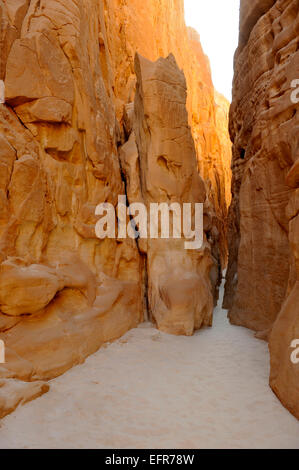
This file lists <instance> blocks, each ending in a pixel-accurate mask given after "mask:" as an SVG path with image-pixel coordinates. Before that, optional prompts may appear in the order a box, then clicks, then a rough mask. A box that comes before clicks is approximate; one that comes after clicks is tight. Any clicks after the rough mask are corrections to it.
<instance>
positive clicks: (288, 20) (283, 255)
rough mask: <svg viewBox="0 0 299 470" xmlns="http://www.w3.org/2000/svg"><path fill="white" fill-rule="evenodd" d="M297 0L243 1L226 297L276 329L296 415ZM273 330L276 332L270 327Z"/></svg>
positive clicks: (278, 386) (274, 354)
mask: <svg viewBox="0 0 299 470" xmlns="http://www.w3.org/2000/svg"><path fill="white" fill-rule="evenodd" d="M298 12H299V2H298V0H279V1H276V2H275V1H270V0H269V1H263V2H260V1H259V2H252V1H246V0H243V1H241V20H240V25H241V27H240V44H239V48H238V50H237V53H236V57H235V78H234V87H233V103H232V106H231V111H230V113H231V116H230V117H231V119H230V133H231V138H232V140H233V143H234V145H233V202H232V206H231V209H230V217H229V243H230V259H229V267H228V273H227V284H226V297H225V301H224V306H225V307H227V308H230V314H229V316H230V320H231V322H232V323H235V324H238V325H243V326H246V327H249V328H251V329H253V330H255V331H257V332H259V336H261V337H266V338H267V337H270V352H271V378H270V382H271V386H272V388H273V390H274V391H275V393H276V394H277V395H278V396H279V398H280V399H281V401H282V402H283V403H284V404H285V405H286V406H287V407H288V408H289V409H290V410H291V411H292V412H293V413H294V414H295V415H296V416H297V417H298V416H299V407H298V406H299V370H298V365H295V364H294V363H293V362H292V361H291V353H292V349H291V343H292V341H293V340H294V339H296V338H298V337H299V315H298V312H299V300H298V279H299V278H298V274H299V272H298V266H299V265H298V240H299V232H298V210H299V205H298V189H297V188H298V186H299V182H298V157H299V154H298V148H299V145H298V129H299V119H298V112H297V110H298V102H297V103H296V101H295V100H294V93H293V92H294V88H292V82H293V80H294V79H297V78H299V52H298V34H299V29H298V28H299V13H298ZM271 330H272V333H271Z"/></svg>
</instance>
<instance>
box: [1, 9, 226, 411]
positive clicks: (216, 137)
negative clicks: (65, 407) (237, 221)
mask: <svg viewBox="0 0 299 470" xmlns="http://www.w3.org/2000/svg"><path fill="white" fill-rule="evenodd" d="M66 19H67V20H66ZM0 22H1V29H0V43H1V50H0V80H4V83H5V99H6V102H5V104H0V337H1V339H3V340H4V341H5V346H6V358H7V361H6V363H5V364H3V366H2V367H1V370H0V378H1V380H2V381H3V382H1V384H2V392H1V393H2V394H5V393H6V390H11V389H13V388H14V387H15V389H16V393H15V394H14V393H12V394H11V399H10V401H9V402H5V403H4V401H3V400H2V401H1V403H3V405H0V408H1V407H2V408H3V409H4V410H12V409H14V408H15V406H17V404H18V403H22V402H23V401H24V400H23V399H22V397H21V395H22V390H24V397H25V396H26V400H27V399H29V398H30V395H31V396H32V397H35V396H37V394H38V393H39V391H41V392H44V391H46V387H43V386H42V385H41V386H39V385H38V383H37V385H36V386H34V387H31V386H30V383H31V382H33V381H44V380H48V379H51V378H53V377H56V376H57V375H59V374H61V373H63V372H65V371H66V370H68V369H69V368H70V367H72V366H73V365H75V364H78V363H81V362H82V361H84V360H85V358H86V357H87V356H88V355H89V354H92V353H93V352H95V351H96V350H97V349H98V348H99V347H100V346H101V345H102V344H103V343H105V342H108V341H112V340H114V339H116V338H118V337H119V336H121V335H122V334H124V333H125V332H126V331H127V330H128V329H130V328H133V327H135V326H137V325H138V323H140V322H141V321H142V320H143V319H144V317H145V316H146V315H147V307H148V306H150V313H151V316H152V318H153V320H155V321H156V322H157V324H158V327H160V328H161V329H164V330H165V331H169V332H172V333H176V334H181V333H183V334H192V332H193V331H194V329H195V328H199V327H200V326H202V325H206V324H209V325H210V324H211V315H212V301H213V296H214V297H216V296H217V286H218V284H219V272H220V268H219V266H220V265H219V262H220V261H222V264H224V263H225V258H226V254H227V250H226V245H225V237H224V236H223V235H222V234H223V233H224V232H223V231H222V230H221V228H223V227H224V226H225V223H226V215H227V204H228V192H227V185H229V172H228V168H229V166H230V161H229V160H230V155H229V152H228V153H227V152H226V150H225V149H227V136H225V137H224V135H223V128H224V126H225V125H224V124H223V119H224V120H225V119H226V113H225V112H224V113H223V115H222V117H220V121H219V113H218V115H217V116H218V117H216V113H217V106H216V105H215V99H214V88H213V85H212V82H211V76H210V69H209V64H208V60H207V58H206V57H205V56H204V54H203V51H202V49H201V46H200V42H199V38H198V36H197V35H196V33H195V32H193V31H189V30H188V29H187V28H186V26H185V23H184V14H183V1H182V0H175V1H174V2H173V1H170V0H163V1H162V2H160V1H157V0H146V2H142V4H141V3H140V2H139V1H138V2H137V1H135V0H130V1H129V2H119V1H116V0H109V1H100V2H99V1H98V0H84V1H83V0H82V1H81V0H80V1H74V0H65V1H64V2H61V1H58V0H41V1H36V0H18V1H16V0H6V1H1V0H0ZM136 52H140V53H141V54H142V55H143V56H145V57H146V58H147V59H149V60H156V59H158V58H159V57H160V56H163V57H166V56H168V54H169V53H171V52H172V53H173V54H174V56H175V58H176V61H177V62H178V65H179V67H181V68H183V69H184V73H185V76H186V80H187V88H188V100H187V110H188V113H187V111H186V83H185V79H184V75H183V73H182V72H180V70H179V69H178V68H177V66H176V65H175V61H174V59H173V60H172V59H167V60H165V63H164V62H158V64H160V65H161V64H164V65H163V66H162V70H164V72H163V74H164V75H165V78H166V83H165V87H163V86H162V85H159V86H158V88H157V90H156V91H158V93H161V96H160V97H159V99H158V98H157V99H156V100H154V104H155V106H157V109H158V110H159V112H163V116H162V117H161V118H162V120H163V119H164V121H163V125H165V126H166V129H165V130H161V123H159V122H154V120H153V123H152V125H153V128H152V130H153V131H155V132H156V136H154V138H153V139H152V140H151V139H148V138H147V139H146V141H145V142H144V144H145V145H146V149H145V152H144V149H141V146H142V145H141V141H140V133H141V127H140V126H141V125H142V123H144V122H146V119H147V118H146V116H145V115H144V116H143V117H142V115H141V112H140V110H139V111H138V109H137V111H136V109H135V110H134V104H133V102H134V97H135V93H136V82H137V78H136V73H135V69H134V57H135V53H136ZM165 64H166V65H165ZM151 67H154V69H156V68H157V65H152V66H151ZM159 73H160V72H159ZM137 75H138V74H137ZM158 75H159V74H158ZM173 77H174V78H175V81H176V82H175V84H172V83H167V81H168V80H172V78H173ZM138 80H139V87H141V86H145V83H144V78H143V76H142V73H141V72H140V73H139V77H138ZM164 88H165V89H164ZM169 94H170V96H169ZM171 96H172V97H173V99H174V100H178V104H177V105H176V106H177V107H178V109H179V113H178V114H177V115H176V116H171V115H170V111H169V110H170V109H171V110H172V109H173V106H174V105H172V103H171V100H170V97H171ZM137 99H138V97H137ZM139 99H140V100H142V101H143V106H145V107H146V106H148V103H147V102H146V100H145V99H144V97H143V96H141V95H140V94H139ZM176 106H174V107H175V109H176ZM135 108H136V107H135ZM137 108H138V107H137ZM219 109H220V108H219ZM222 109H224V108H222ZM147 111H148V112H149V114H151V110H150V109H147ZM136 113H137V114H139V118H138V119H136ZM188 121H189V125H190V126H191V131H192V134H193V138H194V141H195V147H194V143H193V140H192V137H191V132H190V129H189V128H188ZM176 126H177V127H178V129H176V130H175V129H174V128H175V127H176ZM167 133H169V134H173V135H171V139H174V138H176V136H181V135H183V138H182V142H179V143H173V144H169V145H168V146H166V147H167V148H165V149H164V150H163V151H161V152H162V153H161V152H160V150H159V152H160V153H161V156H162V157H163V158H164V159H165V158H166V160H167V161H168V160H169V162H171V161H172V160H173V161H174V160H176V159H177V160H178V161H177V162H176V161H175V162H174V163H175V165H174V167H173V168H174V173H173V174H172V172H169V171H168V170H167V161H166V160H165V161H166V167H165V161H164V160H163V158H161V161H160V163H159V164H157V161H156V160H155V159H154V161H153V163H152V164H151V165H150V166H149V168H145V167H144V165H147V163H148V162H150V161H151V159H152V154H151V153H150V146H151V145H155V146H157V147H163V143H162V140H163V139H164V138H166V137H167ZM147 137H148V136H147ZM180 138H181V137H180ZM181 151H182V152H181ZM164 154H165V155H164ZM156 156H157V155H156V154H155V157H156ZM185 158H186V160H185ZM198 170H199V171H200V173H201V175H202V178H203V179H202V178H201V177H200V176H199V175H198ZM140 176H142V178H143V181H145V180H146V181H147V182H148V183H149V182H151V183H150V184H152V193H151V191H149V190H148V187H147V186H146V185H144V184H142V183H141V182H140V180H139V177H140ZM156 177H157V179H156ZM185 178H186V179H185ZM203 180H204V181H203ZM222 182H225V185H224V186H226V189H222V188H224V186H223V185H222ZM187 183H188V184H187ZM189 183H190V185H189ZM163 188H164V189H163ZM164 190H165V191H166V192H167V191H170V194H171V195H172V197H174V198H177V199H178V200H179V202H181V201H182V200H183V199H184V198H185V197H186V198H187V201H184V202H188V201H189V200H190V202H191V201H192V202H193V201H196V202H205V231H206V234H207V237H206V239H205V249H204V250H202V251H201V252H200V253H195V254H193V255H190V254H189V255H187V254H186V253H185V250H184V249H183V248H182V245H181V244H179V243H177V245H176V244H175V243H172V242H170V245H169V248H168V247H167V246H164V245H163V246H162V245H161V246H160V245H159V241H157V244H156V245H155V246H154V244H153V246H151V244H149V247H148V248H145V247H144V246H142V243H141V241H139V242H138V244H137V243H136V241H135V240H132V239H106V240H99V239H97V237H96V234H95V224H96V222H97V220H98V218H97V217H96V216H95V208H96V206H97V205H98V204H99V203H101V202H108V203H110V204H112V205H113V206H114V207H116V206H117V203H118V195H124V194H126V195H127V197H128V200H129V201H144V202H145V203H146V204H148V203H149V202H150V201H157V202H162V201H164V199H165V198H164V196H163V197H162V198H161V195H162V194H163V195H164V194H166V192H165V191H164ZM150 193H151V196H150V197H149V194H150ZM147 250H148V251H147ZM168 251H169V254H168ZM161 269H162V271H161ZM160 271H161V272H160ZM148 293H149V295H148ZM186 296H187V297H188V298H187V300H186ZM8 381H9V382H8ZM19 381H21V385H20V383H19ZM22 381H24V384H25V385H26V387H25V385H24V388H22V387H23V385H22V384H23V382H22ZM4 385H5V386H4ZM40 387H41V388H40ZM1 399H2V398H1ZM4 412H5V413H6V411H4Z"/></svg>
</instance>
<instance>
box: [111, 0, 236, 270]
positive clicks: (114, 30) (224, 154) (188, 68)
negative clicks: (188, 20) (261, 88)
mask: <svg viewBox="0 0 299 470" xmlns="http://www.w3.org/2000/svg"><path fill="white" fill-rule="evenodd" d="M103 3H104V7H103V8H104V14H105V18H106V24H109V26H108V27H107V33H106V34H103V40H102V51H103V56H107V55H109V56H110V57H111V58H112V65H111V68H110V69H109V70H107V75H106V76H107V80H106V82H109V79H108V77H113V78H114V92H115V95H116V102H115V103H116V110H117V115H118V116H119V117H120V118H121V116H122V115H123V107H124V104H127V103H130V102H132V101H133V98H134V91H135V88H136V75H135V70H134V57H135V53H136V52H138V53H139V54H141V55H142V56H143V57H146V58H147V59H149V60H151V61H156V60H157V59H158V58H159V57H167V56H168V55H169V54H171V53H172V54H173V55H174V57H175V59H176V62H177V64H178V66H179V68H180V69H182V70H183V71H184V74H185V78H186V82H187V90H188V93H187V110H188V119H189V125H190V126H191V130H192V135H193V139H194V143H195V150H196V154H197V160H198V169H199V171H200V174H201V176H202V178H203V179H204V180H205V182H206V184H207V187H208V193H209V200H210V201H211V204H212V206H213V208H214V213H215V218H214V225H215V227H216V226H217V230H216V231H213V232H211V233H210V242H211V243H212V244H216V243H217V244H218V247H219V249H218V251H219V252H218V253H216V251H217V250H216V249H215V250H214V253H213V254H214V256H218V257H219V256H220V258H221V262H222V266H223V267H224V266H225V264H226V261H227V243H226V218H227V212H228V207H229V205H228V203H229V201H230V194H231V188H230V187H231V142H230V140H229V138H228V135H227V126H228V117H227V114H228V113H227V111H228V109H227V108H228V103H227V102H226V100H225V99H224V98H223V97H220V96H219V94H215V90H214V87H213V84H212V80H211V71H210V64H209V59H208V57H207V56H206V55H205V54H204V52H203V50H202V47H201V44H200V37H199V34H198V33H197V32H196V31H195V30H193V29H192V28H186V25H185V22H184V1H183V0H175V1H173V0H163V1H162V2H161V1H160V0H144V1H142V2H140V1H139V0H129V1H126V2H119V1H118V0H105V1H104V2H103ZM109 18H114V21H113V22H112V21H109ZM120 51H122V52H121V53H120ZM215 101H216V103H217V106H215ZM220 103H221V104H220ZM218 104H220V108H222V111H220V109H219V106H218ZM223 110H224V111H223ZM221 114H222V115H221ZM223 130H224V138H223ZM215 223H216V224H215ZM218 238H220V240H219V242H218ZM216 264H217V263H216Z"/></svg>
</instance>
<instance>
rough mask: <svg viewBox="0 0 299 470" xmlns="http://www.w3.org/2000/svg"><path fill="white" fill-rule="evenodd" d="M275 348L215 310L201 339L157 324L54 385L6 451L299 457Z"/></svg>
mask: <svg viewBox="0 0 299 470" xmlns="http://www.w3.org/2000/svg"><path fill="white" fill-rule="evenodd" d="M268 376H269V354H268V347H267V344H266V343H264V342H262V341H259V340H257V339H255V338H254V336H253V333H252V332H250V331H248V330H246V329H243V328H238V327H234V326H231V325H230V324H229V323H228V320H227V318H226V312H225V311H223V310H222V309H221V308H217V309H216V311H215V321H214V327H213V328H212V329H205V330H202V331H199V332H198V333H197V334H196V335H195V336H194V337H192V338H185V337H173V336H169V335H166V334H163V333H160V332H158V331H156V330H155V329H153V327H152V326H151V325H149V324H144V325H141V326H140V327H139V328H138V329H136V330H132V331H130V332H129V333H128V334H127V335H126V336H125V337H123V338H122V339H121V340H119V341H117V342H116V343H114V344H111V345H109V346H107V347H106V348H103V349H101V350H100V351H99V352H98V353H97V354H95V355H94V356H92V357H90V358H88V360H87V361H86V363H85V364H83V365H81V366H78V367H75V368H74V369H72V370H70V371H69V372H68V373H66V374H65V375H64V376H62V377H59V378H58V379H55V380H53V381H52V382H51V389H50V392H49V393H47V394H46V395H44V396H43V397H41V398H39V399H37V400H35V401H33V402H31V403H28V404H27V405H25V406H23V407H20V408H19V409H17V411H16V412H15V413H13V414H12V415H10V416H7V417H6V418H5V419H3V420H2V422H1V424H0V448H115V449H116V448H154V449H159V448H170V449H171V448H195V449H197V448H198V449H203V448H251V449H253V448H297V449H299V422H298V421H297V420H296V419H295V418H294V417H293V416H291V415H290V414H289V412H288V411H287V410H285V409H284V408H283V407H282V405H281V404H280V402H279V401H278V399H277V398H276V397H275V396H274V394H273V393H272V391H271V390H270V388H269V386H268Z"/></svg>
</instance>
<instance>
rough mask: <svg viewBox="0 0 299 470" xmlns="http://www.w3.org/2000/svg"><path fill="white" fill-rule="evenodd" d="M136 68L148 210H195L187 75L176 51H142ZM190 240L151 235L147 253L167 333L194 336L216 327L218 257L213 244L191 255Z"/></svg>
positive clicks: (197, 198) (200, 196)
mask: <svg viewBox="0 0 299 470" xmlns="http://www.w3.org/2000/svg"><path fill="white" fill-rule="evenodd" d="M135 68H136V76H137V93H136V98H135V120H134V134H135V136H136V143H137V149H138V155H139V160H138V161H139V175H136V176H137V178H138V181H141V195H142V201H143V202H144V203H145V205H146V206H147V207H148V213H150V204H151V203H159V204H160V203H167V204H172V203H179V207H180V208H181V213H183V204H184V203H190V204H192V207H193V208H194V204H195V203H196V202H199V203H200V202H201V203H202V204H204V203H205V201H206V190H205V186H204V182H203V180H202V179H201V177H200V175H199V174H198V172H197V162H196V153H195V148H194V143H193V139H192V135H191V130H190V128H189V126H188V115H187V111H186V97H187V90H186V82H185V78H184V74H183V73H182V72H181V71H180V70H179V69H178V66H177V64H176V62H175V59H174V57H173V56H172V55H170V56H169V57H168V58H167V59H159V60H158V61H157V62H154V63H153V62H150V61H149V60H147V59H144V58H143V57H141V56H140V55H137V56H136V61H135ZM129 191H130V189H129ZM130 202H131V201H130ZM134 202H135V201H134ZM193 222H194V219H193ZM171 235H172V234H171ZM143 241H144V240H141V242H143ZM185 241H186V239H184V238H182V239H181V240H177V239H174V238H173V239H170V240H160V239H159V240H154V239H150V240H147V244H146V247H145V249H144V251H145V253H146V255H147V274H148V303H149V311H150V314H151V316H152V318H154V320H155V321H156V323H157V325H158V327H159V329H161V330H162V331H165V332H168V333H173V334H186V335H191V334H193V332H194V330H195V329H199V328H201V326H211V325H212V311H213V297H212V294H211V287H210V283H209V271H210V267H211V265H212V259H211V256H210V247H209V245H208V243H206V242H205V244H204V245H203V247H202V249H200V250H198V249H197V250H194V252H192V254H191V252H190V251H188V250H186V249H184V243H185ZM142 249H143V247H142V246H141V250H142Z"/></svg>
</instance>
